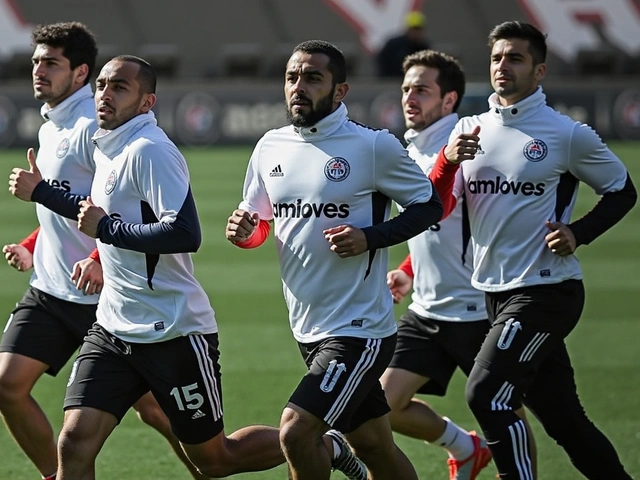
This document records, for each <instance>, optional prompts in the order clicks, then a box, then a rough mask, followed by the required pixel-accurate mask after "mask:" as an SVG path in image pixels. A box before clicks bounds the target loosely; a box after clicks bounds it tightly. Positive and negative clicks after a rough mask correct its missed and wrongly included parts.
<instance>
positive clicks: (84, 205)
mask: <svg viewBox="0 0 640 480" xmlns="http://www.w3.org/2000/svg"><path fill="white" fill-rule="evenodd" d="M106 216H107V212H105V211H104V210H103V209H102V208H100V207H98V206H96V205H95V204H94V203H93V201H92V200H91V197H87V199H86V200H82V201H81V202H80V213H78V230H80V231H81V232H82V233H84V234H85V235H88V236H90V237H91V238H97V237H98V223H100V220H101V219H102V218H103V217H106Z"/></svg>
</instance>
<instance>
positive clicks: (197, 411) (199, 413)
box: [191, 410, 206, 420]
mask: <svg viewBox="0 0 640 480" xmlns="http://www.w3.org/2000/svg"><path fill="white" fill-rule="evenodd" d="M204 416H206V415H205V414H204V413H202V410H196V413H194V414H193V415H191V420H195V419H197V418H202V417H204Z"/></svg>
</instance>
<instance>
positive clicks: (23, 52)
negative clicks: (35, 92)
mask: <svg viewBox="0 0 640 480" xmlns="http://www.w3.org/2000/svg"><path fill="white" fill-rule="evenodd" d="M32 55H33V49H32V48H31V47H25V48H23V49H19V50H15V51H14V52H12V53H10V54H9V55H8V56H7V57H5V59H4V61H3V62H2V63H1V64H0V78H3V79H7V80H25V79H28V78H30V77H31V56H32Z"/></svg>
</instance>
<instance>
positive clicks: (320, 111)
mask: <svg viewBox="0 0 640 480" xmlns="http://www.w3.org/2000/svg"><path fill="white" fill-rule="evenodd" d="M298 98H299V99H301V100H306V101H309V99H308V98H306V97H298ZM309 103H310V105H309V106H308V108H309V112H308V113H306V114H302V113H297V114H294V113H292V112H291V105H290V104H289V103H287V102H286V101H285V109H286V111H287V120H288V121H289V123H290V124H291V125H293V126H294V127H298V128H304V127H311V126H312V125H315V124H316V123H318V122H319V121H320V120H322V119H323V118H325V117H326V116H328V115H330V114H331V112H332V109H333V92H331V93H330V94H329V95H327V96H325V97H322V98H321V99H320V100H318V102H317V103H316V105H313V104H311V102H310V101H309Z"/></svg>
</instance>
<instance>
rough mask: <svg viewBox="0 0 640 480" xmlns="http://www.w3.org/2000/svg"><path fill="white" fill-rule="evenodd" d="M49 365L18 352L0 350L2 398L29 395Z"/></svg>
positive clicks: (0, 388)
mask: <svg viewBox="0 0 640 480" xmlns="http://www.w3.org/2000/svg"><path fill="white" fill-rule="evenodd" d="M48 368H49V367H48V365H46V364H45V363H43V362H41V361H39V360H35V359H33V358H30V357H26V356H24V355H20V354H18V353H10V352H0V399H2V401H10V400H17V399H21V398H25V397H27V396H28V395H29V394H30V393H31V390H32V389H33V386H34V385H35V383H36V382H37V381H38V379H39V378H40V377H41V376H42V374H43V373H44V372H46V371H47V369H48Z"/></svg>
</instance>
